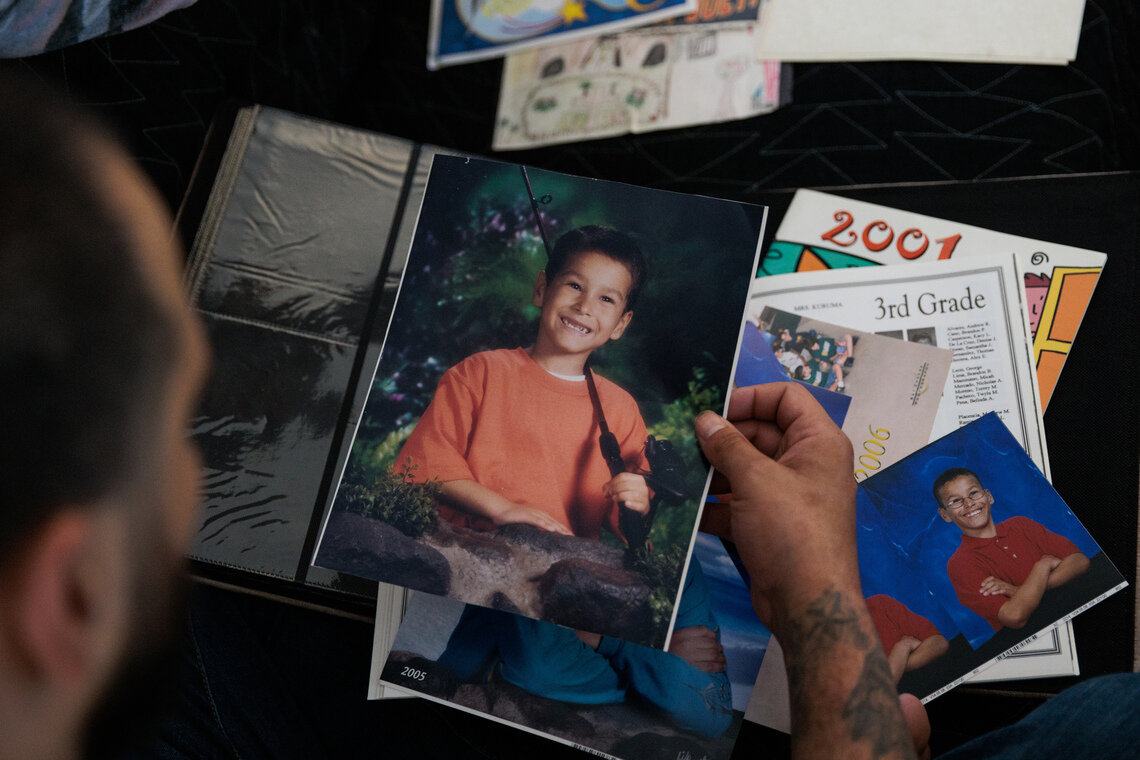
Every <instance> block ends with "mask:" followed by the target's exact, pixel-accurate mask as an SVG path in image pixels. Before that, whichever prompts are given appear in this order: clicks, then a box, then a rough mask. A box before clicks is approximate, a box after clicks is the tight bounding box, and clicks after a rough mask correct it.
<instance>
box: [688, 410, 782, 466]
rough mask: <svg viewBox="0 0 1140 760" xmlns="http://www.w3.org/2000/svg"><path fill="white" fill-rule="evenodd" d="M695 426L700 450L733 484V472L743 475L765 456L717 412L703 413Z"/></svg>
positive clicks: (695, 422)
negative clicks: (746, 469) (745, 469)
mask: <svg viewBox="0 0 1140 760" xmlns="http://www.w3.org/2000/svg"><path fill="white" fill-rule="evenodd" d="M693 426H694V427H695V428H696V431H697V441H698V442H699V443H700V445H701V450H702V451H703V452H705V456H706V457H708V459H709V462H711V463H712V466H713V467H715V468H716V469H717V470H719V471H720V472H721V473H723V474H724V476H725V477H727V478H728V480H729V482H730V483H731V482H733V475H734V474H744V468H752V467H756V466H757V465H758V464H760V462H761V461H762V460H763V459H765V458H766V457H764V455H763V454H761V453H760V451H759V450H758V449H757V448H756V447H755V446H753V445H752V444H751V443H750V442H749V441H748V439H747V438H745V437H744V434H743V433H741V432H740V431H739V430H737V429H736V428H735V427H733V426H732V425H730V424H729V423H728V420H726V419H725V418H724V417H721V416H720V415H719V414H716V413H715V412H702V413H701V414H700V416H698V417H697V419H696V421H694V423H693Z"/></svg>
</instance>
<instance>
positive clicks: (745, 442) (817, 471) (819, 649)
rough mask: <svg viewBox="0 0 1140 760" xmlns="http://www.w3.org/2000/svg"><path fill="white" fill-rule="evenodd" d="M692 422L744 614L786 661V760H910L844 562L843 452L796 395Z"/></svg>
mask: <svg viewBox="0 0 1140 760" xmlns="http://www.w3.org/2000/svg"><path fill="white" fill-rule="evenodd" d="M728 420H729V421H731V423H732V424H729V422H728V421H726V420H725V419H723V418H721V417H720V416H719V415H717V414H714V413H712V412H705V413H704V414H702V415H701V416H700V417H698V418H697V420H696V423H695V424H696V430H697V438H698V440H699V441H700V444H701V449H702V450H703V451H704V453H705V456H707V457H708V458H709V461H710V462H712V464H713V466H714V467H715V468H716V469H717V470H718V471H719V472H720V473H722V474H723V476H724V477H727V479H728V483H727V484H725V483H722V484H721V485H720V486H719V487H718V486H716V484H714V489H713V492H714V493H723V492H724V491H726V490H727V491H731V492H732V498H731V500H730V502H729V512H730V521H731V527H732V536H733V538H734V540H735V542H736V546H737V549H738V550H739V551H740V557H741V559H742V560H743V561H744V565H745V567H746V568H747V569H748V573H749V575H750V576H751V578H752V604H753V606H754V607H755V608H756V612H757V614H759V615H760V618H761V619H762V620H763V621H764V622H765V623H766V624H767V625H768V627H769V628H770V629H771V630H772V632H773V633H774V634H775V636H776V638H777V639H779V641H780V644H781V645H782V646H783V649H784V652H785V656H786V663H785V664H786V668H787V673H788V687H789V692H790V695H791V711H792V754H793V756H794V757H797V758H799V757H844V758H870V757H874V758H888V757H897V758H911V757H914V751H915V748H916V746H917V745H918V743H919V738H918V736H917V735H916V736H915V738H914V739H913V741H912V736H911V731H910V730H908V728H914V726H913V725H912V726H909V727H908V724H907V722H906V721H904V719H903V711H902V709H901V708H900V703H899V697H898V692H897V691H896V688H895V683H894V680H893V679H892V677H891V671H890V668H889V666H888V665H887V658H886V656H885V654H884V653H883V647H882V644H881V643H880V641H879V636H878V634H877V633H876V632H875V627H874V625H873V624H872V622H871V616H870V614H869V613H868V612H867V605H866V604H865V603H864V601H863V594H862V589H861V588H860V585H859V566H858V563H857V561H856V557H855V478H854V476H853V474H852V470H853V455H852V451H851V444H850V442H848V440H847V438H846V436H844V435H843V433H842V432H840V430H839V429H838V428H837V427H836V426H835V424H834V423H833V422H832V421H831V419H830V418H829V417H828V416H827V413H826V412H824V411H823V409H822V408H821V407H820V406H819V404H818V403H816V401H815V399H813V398H812V397H811V394H810V393H808V392H807V391H806V390H805V389H804V388H803V387H801V386H800V385H798V384H795V383H770V384H767V385H760V386H754V387H750V388H741V389H738V390H736V391H735V392H734V393H733V394H732V398H731V399H730V400H729V406H728Z"/></svg>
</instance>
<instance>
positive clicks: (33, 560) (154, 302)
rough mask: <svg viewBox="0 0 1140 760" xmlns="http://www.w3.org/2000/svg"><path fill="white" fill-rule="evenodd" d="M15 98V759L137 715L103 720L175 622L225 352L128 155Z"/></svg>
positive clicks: (10, 668) (7, 595)
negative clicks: (207, 376) (212, 345)
mask: <svg viewBox="0 0 1140 760" xmlns="http://www.w3.org/2000/svg"><path fill="white" fill-rule="evenodd" d="M0 102H3V103H4V111H3V115H0V144H2V145H4V150H3V151H2V152H0V430H2V431H3V434H2V435H0V468H2V471H3V478H4V488H3V491H2V494H0V500H2V503H0V618H2V619H3V622H4V624H3V626H0V709H3V710H7V711H8V712H9V714H7V715H0V721H2V722H4V723H5V728H6V731H5V736H6V739H7V740H10V741H13V742H15V741H26V742H28V743H26V744H25V745H24V746H22V747H11V746H9V747H4V746H0V754H4V755H9V754H10V755H16V756H18V755H19V754H21V753H26V754H35V753H36V752H37V751H43V752H51V753H61V752H62V753H67V752H74V751H77V750H78V748H79V746H80V745H81V744H82V743H84V742H91V743H93V744H94V743H98V742H99V741H100V740H103V739H108V738H112V736H113V735H114V734H117V732H118V731H119V730H120V729H123V728H128V729H129V728H130V725H129V723H128V724H126V725H122V726H116V727H115V728H114V729H113V730H112V729H110V728H108V729H103V728H101V725H102V724H101V723H100V721H98V720H95V719H93V718H92V716H93V715H95V714H97V711H98V714H106V713H107V712H108V711H112V712H113V711H114V709H115V706H116V705H118V704H119V702H118V700H117V699H116V697H119V696H121V695H122V694H124V693H129V692H131V691H132V689H131V679H130V678H129V677H128V676H129V675H131V674H134V673H135V672H137V671H138V670H139V668H136V667H132V662H138V659H137V658H139V657H142V658H144V659H145V658H146V656H147V655H149V654H152V653H154V652H155V651H156V650H157V649H158V647H157V646H155V645H154V641H155V640H156V639H160V638H164V637H169V635H170V634H171V632H172V631H171V630H170V629H171V628H172V627H173V623H172V621H171V619H170V618H171V616H170V615H169V614H167V612H166V610H165V609H164V608H167V607H169V606H170V603H169V600H170V599H171V598H172V596H173V595H174V593H175V588H174V587H175V586H176V585H178V583H179V582H180V580H181V578H182V576H183V572H182V560H181V557H182V556H183V554H184V552H185V550H186V548H187V544H188V542H189V539H190V536H191V533H192V531H193V525H194V521H195V516H196V510H197V478H198V471H199V464H198V459H197V457H196V453H195V452H194V449H193V446H192V445H191V443H190V442H189V440H188V439H187V437H186V425H187V422H188V420H189V415H190V414H191V411H192V408H193V406H194V404H195V401H196V397H197V393H198V389H199V385H200V383H201V380H202V376H203V373H204V367H205V361H206V359H205V354H206V351H205V343H204V339H203V336H202V332H201V327H200V326H199V324H198V323H197V321H196V320H195V319H194V317H193V315H192V313H191V312H190V310H189V307H188V306H187V304H186V302H185V299H184V298H183V296H182V289H181V284H180V274H179V272H180V256H179V252H178V249H177V247H176V245H175V244H174V242H173V241H172V239H171V235H170V219H169V216H168V214H167V212H166V211H165V209H164V208H163V205H162V203H161V202H160V201H159V199H158V197H157V195H156V194H155V192H154V190H153V189H152V188H151V187H150V185H149V184H148V183H147V182H146V180H145V178H144V177H143V176H142V175H141V173H140V172H139V171H138V170H137V169H136V168H135V167H134V166H133V165H132V164H131V162H130V161H129V159H128V158H127V156H126V155H125V153H124V152H123V151H122V150H121V149H120V148H119V147H118V146H117V145H116V144H115V142H114V141H113V140H112V139H111V138H110V137H109V136H108V134H107V132H105V131H104V130H103V129H102V128H101V127H100V126H99V125H98V124H96V123H94V122H93V121H92V120H91V118H90V117H89V116H88V115H87V114H84V113H82V112H80V111H78V110H77V109H75V108H73V107H72V106H70V105H68V104H67V103H65V102H63V101H62V100H60V99H57V98H55V97H54V96H50V95H46V94H44V93H42V92H39V91H37V90H36V89H35V88H33V87H31V86H29V85H28V83H26V82H23V81H16V80H12V79H8V78H0ZM143 669H144V670H147V671H150V672H148V675H153V671H154V670H155V669H154V668H149V667H148V668H143ZM149 701H151V702H153V699H150V700H149ZM142 706H144V707H145V703H144V704H143V705H142ZM124 709H125V708H124ZM44 711H47V715H51V714H53V713H54V721H53V723H54V729H53V730H52V731H43V730H42V729H39V728H38V725H37V721H38V720H41V719H43V718H44V717H45V712H44ZM17 714H18V715H19V716H21V722H20V723H18V724H17V723H14V722H13V720H12V719H13V718H14V717H15V715H17ZM131 717H133V718H134V719H136V720H137V716H131ZM15 725H19V726H22V727H24V728H26V729H27V733H26V735H21V734H20V732H18V731H15V730H10V729H11V728H12V727H13V726H15ZM37 730H39V734H38V735H37V734H36V731H37ZM0 741H3V740H0Z"/></svg>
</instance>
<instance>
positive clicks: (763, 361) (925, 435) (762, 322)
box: [734, 279, 953, 480]
mask: <svg viewBox="0 0 1140 760" xmlns="http://www.w3.org/2000/svg"><path fill="white" fill-rule="evenodd" d="M763 285H764V280H762V279H761V280H758V281H757V282H756V283H755V284H754V285H753V297H752V302H751V304H750V305H749V321H748V324H746V325H745V328H744V335H743V337H742V339H741V344H740V359H739V361H738V362H737V366H736V375H735V378H734V379H735V382H736V385H737V386H746V385H756V384H759V383H767V382H779V381H788V380H792V381H794V382H797V383H799V384H801V385H802V386H804V387H805V388H807V390H808V391H809V392H811V393H812V395H813V396H815V397H816V400H818V401H819V402H820V404H821V406H823V408H824V410H826V411H827V412H828V415H829V416H830V417H831V419H832V420H833V421H835V423H836V424H837V425H839V427H840V428H842V430H843V432H844V433H846V434H847V436H848V438H850V439H851V443H852V445H853V446H854V447H855V457H856V469H855V473H854V474H855V477H856V479H858V480H863V479H865V478H867V477H869V476H871V475H873V474H874V473H875V472H877V471H878V470H880V469H881V468H883V467H886V466H888V465H890V464H892V463H893V462H896V461H898V460H899V459H901V458H902V457H903V456H905V455H906V454H909V453H910V452H912V451H915V450H916V449H918V448H920V447H922V446H924V445H925V444H926V443H927V442H928V441H929V440H930V435H931V431H932V430H933V428H934V423H935V419H936V418H937V415H938V409H939V404H940V402H941V398H942V389H943V387H944V386H945V385H946V379H947V377H948V376H949V374H950V364H951V362H952V361H953V353H952V352H951V351H949V350H947V349H939V348H937V347H935V346H932V345H930V346H924V345H920V344H918V343H912V342H907V341H903V340H896V339H895V338H891V337H887V336H884V335H880V334H878V333H873V332H865V331H863V330H857V329H854V328H850V327H845V326H843V325H837V324H834V323H831V322H824V321H823V320H820V319H815V318H813V317H809V316H805V315H803V314H797V313H792V312H788V311H784V310H782V309H777V308H775V307H772V306H769V305H766V303H765V295H764V293H763V292H762V291H758V289H759V288H762V287H763Z"/></svg>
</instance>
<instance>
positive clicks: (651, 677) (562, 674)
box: [383, 534, 771, 760]
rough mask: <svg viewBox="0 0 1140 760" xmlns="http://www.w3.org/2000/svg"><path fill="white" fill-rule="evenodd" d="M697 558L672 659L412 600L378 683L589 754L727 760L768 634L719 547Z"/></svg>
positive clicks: (708, 541)
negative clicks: (535, 734) (380, 682)
mask: <svg viewBox="0 0 1140 760" xmlns="http://www.w3.org/2000/svg"><path fill="white" fill-rule="evenodd" d="M693 556H694V561H693V562H692V563H690V565H689V571H688V574H687V576H686V581H685V583H684V591H683V593H682V595H681V602H680V606H679V610H678V620H677V630H676V633H675V635H674V637H673V640H672V642H671V643H670V647H669V651H661V650H659V649H651V648H648V647H643V646H639V645H636V644H631V643H629V642H625V641H621V640H619V639H613V638H610V637H605V636H597V635H593V634H586V633H584V632H580V631H574V630H572V629H569V628H563V627H561V626H557V625H554V624H552V623H545V622H541V621H537V620H532V619H529V618H523V617H519V616H517V615H512V614H510V613H508V612H503V611H500V610H492V609H487V608H483V607H475V606H471V605H464V604H462V603H460V602H456V601H454V600H450V599H445V598H442V597H434V596H428V595H425V594H414V595H413V596H412V598H411V600H410V601H409V604H408V609H407V614H406V615H405V617H404V622H403V624H402V625H401V627H400V631H399V633H398V634H397V635H396V640H395V642H394V644H393V647H392V652H391V654H390V656H389V658H388V662H387V664H386V666H385V669H384V674H383V680H384V681H385V683H388V684H391V685H392V686H395V687H397V688H399V689H402V690H406V691H409V692H412V693H415V694H417V695H419V696H423V697H426V698H428V699H432V700H434V701H438V702H441V703H444V704H448V705H450V706H452V707H456V708H459V709H462V710H465V711H468V712H473V713H477V714H479V715H482V716H484V717H488V718H491V719H494V720H498V721H501V722H504V723H508V724H510V725H513V726H515V727H518V728H520V729H523V730H526V731H530V732H532V733H537V734H541V735H543V736H546V737H548V738H551V739H554V740H555V741H559V742H562V743H565V744H570V745H572V746H575V747H579V748H581V749H584V750H586V751H588V752H590V753H592V754H601V755H604V756H607V757H617V758H623V759H628V760H638V759H640V758H658V757H669V758H673V757H691V758H699V757H704V758H708V760H714V759H716V758H724V759H726V760H727V758H729V757H730V756H731V754H732V749H733V746H734V744H735V741H736V736H737V733H738V732H739V730H740V724H741V721H742V720H743V717H744V709H745V707H746V705H747V701H748V697H749V694H750V692H751V689H752V685H753V683H754V682H755V680H756V674H757V672H758V671H759V668H760V665H761V662H762V660H763V658H764V655H765V652H766V650H767V646H768V641H769V640H770V638H771V634H770V633H769V632H768V631H767V629H765V628H764V627H763V625H762V624H761V623H760V622H759V620H757V619H756V615H755V613H754V612H752V609H751V602H750V597H749V594H748V589H747V586H746V585H745V584H744V582H743V580H742V578H741V576H740V573H739V572H738V570H737V566H736V564H735V562H734V561H733V559H732V558H731V557H730V556H729V554H728V553H727V551H726V549H725V546H724V545H723V544H722V543H721V541H720V539H717V538H715V537H713V536H709V535H706V534H699V536H698V539H697V545H696V548H695V550H694V555H693ZM710 643H712V646H710Z"/></svg>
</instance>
